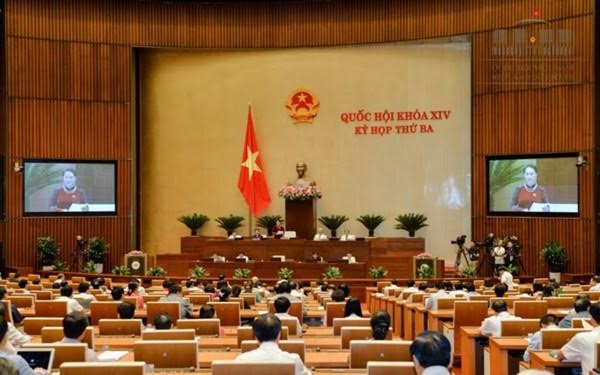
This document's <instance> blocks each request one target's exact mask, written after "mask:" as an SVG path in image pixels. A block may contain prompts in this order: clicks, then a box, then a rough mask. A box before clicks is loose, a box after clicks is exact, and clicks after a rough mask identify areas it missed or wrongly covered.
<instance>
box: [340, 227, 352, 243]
mask: <svg viewBox="0 0 600 375" xmlns="http://www.w3.org/2000/svg"><path fill="white" fill-rule="evenodd" d="M340 241H356V236H355V235H353V234H350V230H349V229H346V230H345V231H344V234H342V237H340Z"/></svg>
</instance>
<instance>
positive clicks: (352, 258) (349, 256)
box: [342, 253, 356, 264]
mask: <svg viewBox="0 0 600 375" xmlns="http://www.w3.org/2000/svg"><path fill="white" fill-rule="evenodd" d="M342 260H347V261H348V264H354V263H356V257H355V256H354V255H352V253H348V254H346V255H344V256H343V257H342Z"/></svg>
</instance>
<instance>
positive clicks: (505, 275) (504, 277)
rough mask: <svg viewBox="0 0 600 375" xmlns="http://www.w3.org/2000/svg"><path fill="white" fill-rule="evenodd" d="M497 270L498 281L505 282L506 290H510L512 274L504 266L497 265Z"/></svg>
mask: <svg viewBox="0 0 600 375" xmlns="http://www.w3.org/2000/svg"><path fill="white" fill-rule="evenodd" d="M498 272H499V273H500V282H501V283H503V284H506V286H507V287H508V290H511V289H512V287H513V275H512V274H511V273H510V272H508V271H507V270H506V267H504V266H500V267H498Z"/></svg>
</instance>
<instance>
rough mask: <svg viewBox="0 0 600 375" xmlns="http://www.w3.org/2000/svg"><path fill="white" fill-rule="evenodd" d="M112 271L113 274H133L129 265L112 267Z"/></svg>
mask: <svg viewBox="0 0 600 375" xmlns="http://www.w3.org/2000/svg"><path fill="white" fill-rule="evenodd" d="M111 273H112V274H113V275H123V276H127V275H131V270H130V269H129V267H127V266H115V268H113V269H112V271H111Z"/></svg>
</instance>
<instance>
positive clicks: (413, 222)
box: [395, 213, 429, 237]
mask: <svg viewBox="0 0 600 375" xmlns="http://www.w3.org/2000/svg"><path fill="white" fill-rule="evenodd" d="M396 221H397V222H398V224H396V227H395V228H396V229H401V230H405V231H407V232H408V236H409V237H414V236H415V232H416V231H418V230H419V229H421V228H424V227H427V226H429V224H427V223H426V222H427V216H425V215H423V214H415V213H408V214H402V215H398V217H397V218H396Z"/></svg>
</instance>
